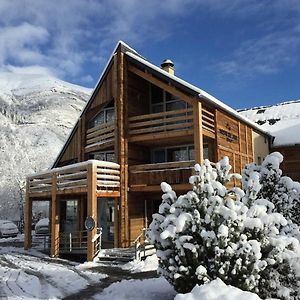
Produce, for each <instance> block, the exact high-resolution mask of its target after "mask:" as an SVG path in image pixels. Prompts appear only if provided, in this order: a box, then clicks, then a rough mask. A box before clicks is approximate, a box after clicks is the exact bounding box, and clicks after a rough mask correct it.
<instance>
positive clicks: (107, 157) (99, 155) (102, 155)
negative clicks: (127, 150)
mask: <svg viewBox="0 0 300 300" xmlns="http://www.w3.org/2000/svg"><path fill="white" fill-rule="evenodd" d="M89 159H97V160H102V161H111V162H114V161H115V153H114V152H112V151H101V152H95V153H91V154H90V156H89Z"/></svg>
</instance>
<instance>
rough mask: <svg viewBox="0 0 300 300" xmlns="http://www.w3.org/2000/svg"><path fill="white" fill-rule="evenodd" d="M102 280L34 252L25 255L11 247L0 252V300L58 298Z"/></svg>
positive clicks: (66, 262) (101, 277)
mask: <svg viewBox="0 0 300 300" xmlns="http://www.w3.org/2000/svg"><path fill="white" fill-rule="evenodd" d="M22 252H23V253H22ZM105 277H106V275H103V274H101V273H94V272H91V271H87V270H80V269H79V268H78V267H76V266H75V265H74V264H73V263H70V262H68V261H65V260H52V259H50V258H48V257H46V256H44V255H43V254H41V253H39V252H37V251H30V252H28V253H25V252H24V251H23V250H22V249H18V248H13V247H2V248H1V250H0V299H2V298H14V299H15V298H20V299H30V298H40V299H47V298H50V297H52V298H59V299H60V298H64V297H66V296H69V295H71V294H73V293H76V292H78V291H80V290H82V289H84V288H86V287H87V286H89V285H94V284H99V282H100V280H101V279H103V278H105Z"/></svg>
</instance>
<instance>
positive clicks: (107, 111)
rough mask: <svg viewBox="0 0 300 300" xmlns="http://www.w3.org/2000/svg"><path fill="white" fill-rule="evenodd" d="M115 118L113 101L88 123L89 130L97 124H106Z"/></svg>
mask: <svg viewBox="0 0 300 300" xmlns="http://www.w3.org/2000/svg"><path fill="white" fill-rule="evenodd" d="M114 117H115V110H114V103H113V101H112V102H111V103H110V104H109V105H107V106H106V107H105V108H103V109H102V110H101V111H100V112H99V113H98V114H97V115H96V116H95V117H94V118H93V119H92V120H91V121H90V122H89V128H92V127H95V126H96V125H99V124H104V123H108V122H110V121H113V120H114Z"/></svg>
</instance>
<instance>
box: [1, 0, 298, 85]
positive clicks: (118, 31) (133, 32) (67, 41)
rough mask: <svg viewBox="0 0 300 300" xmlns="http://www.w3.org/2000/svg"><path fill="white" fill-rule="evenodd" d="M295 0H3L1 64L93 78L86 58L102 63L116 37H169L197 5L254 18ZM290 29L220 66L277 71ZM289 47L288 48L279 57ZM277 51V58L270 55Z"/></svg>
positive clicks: (249, 45)
mask: <svg viewBox="0 0 300 300" xmlns="http://www.w3.org/2000/svg"><path fill="white" fill-rule="evenodd" d="M282 3H285V4H282ZM287 3H288V4H290V5H287ZM298 3H299V2H298V0H285V1H281V0H266V1H257V0H164V1H161V0H152V1H150V0H149V1H148V0H147V1H140V0H105V1H99V0H72V1H71V0H68V1H61V0H51V1H41V0H14V1H12V0H1V1H0V15H1V19H0V28H2V29H1V30H0V70H1V69H2V70H3V69H7V65H10V66H15V67H18V68H21V67H30V68H31V67H32V66H40V67H41V69H40V70H41V71H43V72H44V70H47V69H48V70H49V72H50V73H53V72H55V74H56V75H57V76H59V77H61V78H66V77H68V78H70V79H73V81H74V80H76V79H78V78H79V80H82V82H84V81H85V82H88V81H90V79H91V78H90V77H89V76H90V75H89V71H85V69H84V67H85V65H86V64H88V63H89V64H94V65H95V64H96V65H100V64H102V65H103V64H104V63H105V61H106V59H107V57H108V55H109V53H110V51H111V50H112V48H113V46H114V43H116V42H117V41H118V40H119V39H123V40H124V41H125V42H128V43H129V44H133V45H134V46H136V47H137V48H138V47H139V46H141V45H144V43H145V42H149V40H151V41H152V42H155V41H160V40H163V39H166V38H167V37H169V36H170V35H171V34H174V33H175V32H176V30H177V26H180V18H181V17H183V16H187V15H189V14H192V13H194V12H195V9H198V11H199V17H200V18H201V14H209V13H213V14H214V16H215V17H218V18H232V17H234V18H251V16H253V15H254V14H261V13H266V14H270V13H273V12H274V11H275V12H276V13H280V14H283V12H284V11H287V10H288V9H290V10H292V9H293V11H297V8H299V4H298ZM266 8H268V9H266ZM298 11H299V12H300V9H298ZM289 29H290V28H288V29H286V32H283V33H284V34H287V38H286V39H283V38H282V37H281V36H280V35H279V34H276V33H274V36H272V35H271V34H269V33H267V34H266V35H264V36H262V37H261V38H260V39H256V40H254V39H252V40H249V41H247V42H245V43H242V44H241V45H240V47H237V49H236V50H235V51H234V53H233V55H232V56H231V57H227V59H225V60H224V61H223V62H221V63H220V64H218V67H219V68H221V70H222V71H223V72H225V73H240V72H243V71H245V69H246V67H247V69H249V70H251V71H255V72H274V71H275V70H276V69H277V68H278V66H279V63H290V62H291V61H292V60H293V59H294V56H295V55H294V52H295V50H291V49H288V48H287V43H292V45H294V46H292V47H297V43H296V42H295V41H294V37H295V34H296V33H295V31H294V33H293V34H290V33H289ZM274 47H276V51H273V49H274ZM286 50H288V52H289V53H290V55H289V56H288V57H287V56H286V57H285V58H283V57H282V53H284V52H285V51H286ZM260 52H261V53H262V54H261V55H260ZM265 54H268V55H267V56H268V57H269V58H268V59H266V55H265ZM278 58H279V60H278V61H279V63H278V64H277V65H276V64H274V61H276V59H278ZM242 65H244V68H242V67H241V66H242ZM99 69H100V66H99ZM37 70H38V69H36V71H37ZM99 71H100V70H99Z"/></svg>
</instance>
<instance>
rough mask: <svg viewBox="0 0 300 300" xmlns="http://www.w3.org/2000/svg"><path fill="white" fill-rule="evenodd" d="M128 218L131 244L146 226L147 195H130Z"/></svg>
mask: <svg viewBox="0 0 300 300" xmlns="http://www.w3.org/2000/svg"><path fill="white" fill-rule="evenodd" d="M128 220H129V242H130V244H131V243H132V242H133V241H134V240H135V239H136V238H137V237H138V236H139V235H140V234H141V232H142V230H143V228H145V197H144V196H143V195H142V194H129V195H128Z"/></svg>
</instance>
